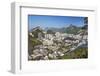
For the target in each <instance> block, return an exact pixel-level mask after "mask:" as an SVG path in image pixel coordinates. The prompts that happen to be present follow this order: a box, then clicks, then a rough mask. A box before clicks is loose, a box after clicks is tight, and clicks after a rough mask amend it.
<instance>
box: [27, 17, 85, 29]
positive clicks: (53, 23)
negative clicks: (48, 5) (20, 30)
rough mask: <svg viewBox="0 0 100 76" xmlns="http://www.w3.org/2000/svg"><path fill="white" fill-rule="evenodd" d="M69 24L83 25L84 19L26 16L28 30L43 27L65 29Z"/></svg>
mask: <svg viewBox="0 0 100 76" xmlns="http://www.w3.org/2000/svg"><path fill="white" fill-rule="evenodd" d="M70 24H73V25H76V26H83V25H84V17H75V16H44V15H28V25H29V29H32V28H34V27H36V26H41V27H42V28H45V27H57V28H60V27H67V26H69V25H70Z"/></svg>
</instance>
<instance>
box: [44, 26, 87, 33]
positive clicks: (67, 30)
mask: <svg viewBox="0 0 100 76" xmlns="http://www.w3.org/2000/svg"><path fill="white" fill-rule="evenodd" d="M82 28H83V27H77V26H75V25H72V24H71V25H69V26H68V27H62V28H54V27H52V28H46V29H45V30H46V31H47V30H52V31H53V32H62V33H69V34H77V32H78V31H79V30H81V29H82ZM84 28H85V27H84Z"/></svg>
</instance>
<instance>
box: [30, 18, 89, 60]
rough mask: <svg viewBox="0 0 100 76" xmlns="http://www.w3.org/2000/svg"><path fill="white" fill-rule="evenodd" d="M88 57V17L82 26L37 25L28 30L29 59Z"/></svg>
mask: <svg viewBox="0 0 100 76" xmlns="http://www.w3.org/2000/svg"><path fill="white" fill-rule="evenodd" d="M81 58H88V19H87V17H85V18H84V25H83V26H81V27H78V26H75V25H73V24H70V25H69V26H68V27H62V28H53V27H52V28H42V27H41V26H37V27H34V28H32V29H31V30H29V32H28V60H57V59H81Z"/></svg>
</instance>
